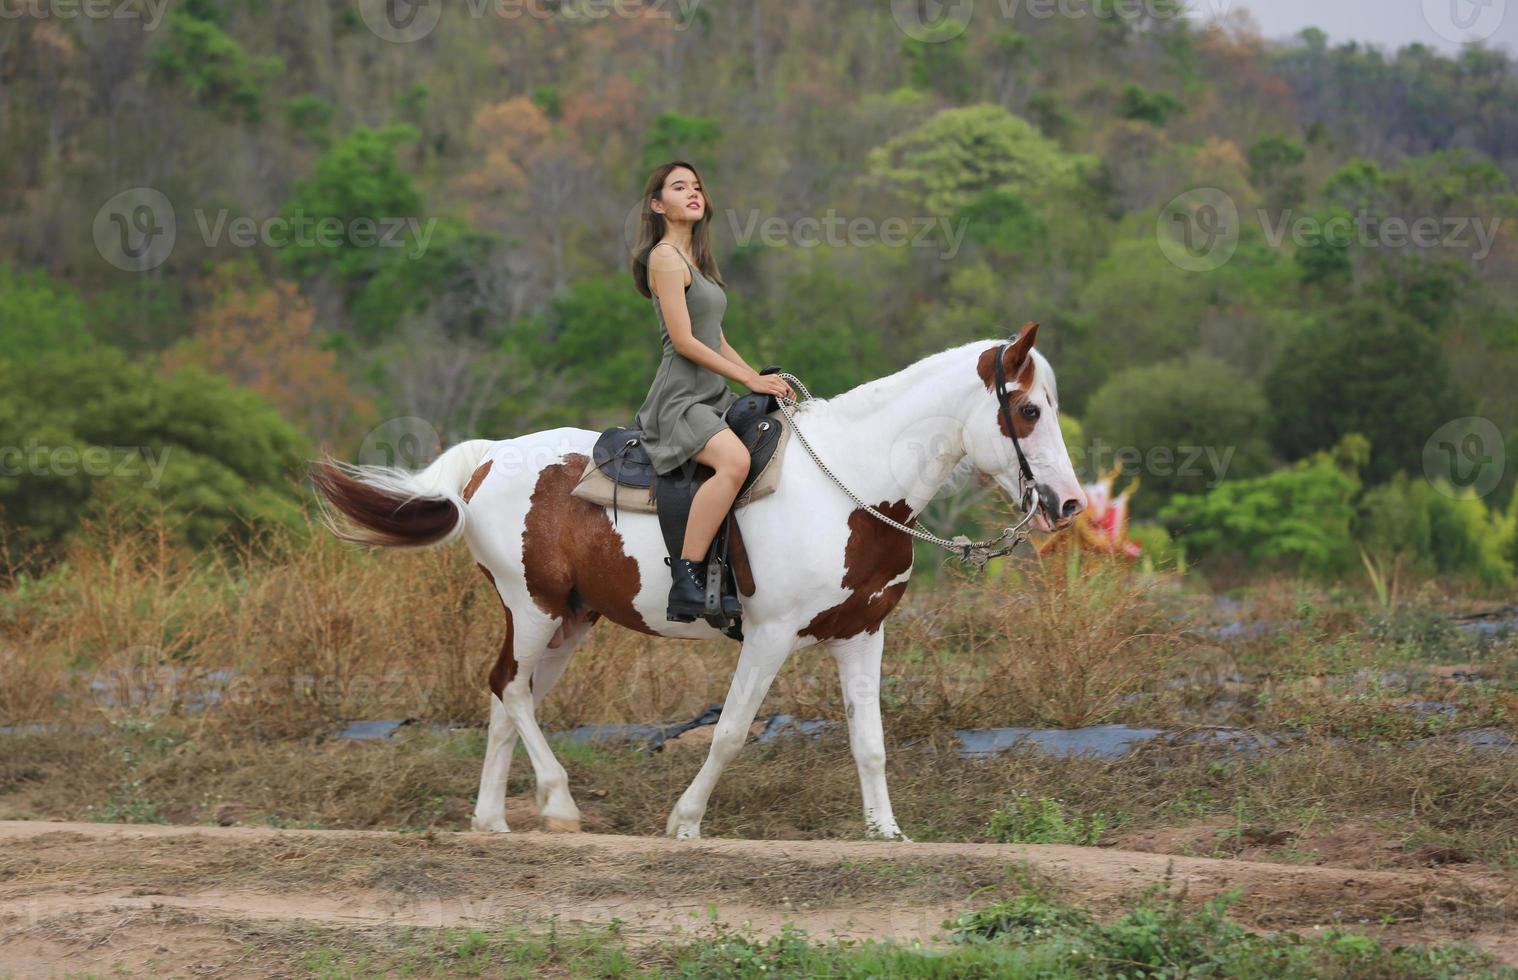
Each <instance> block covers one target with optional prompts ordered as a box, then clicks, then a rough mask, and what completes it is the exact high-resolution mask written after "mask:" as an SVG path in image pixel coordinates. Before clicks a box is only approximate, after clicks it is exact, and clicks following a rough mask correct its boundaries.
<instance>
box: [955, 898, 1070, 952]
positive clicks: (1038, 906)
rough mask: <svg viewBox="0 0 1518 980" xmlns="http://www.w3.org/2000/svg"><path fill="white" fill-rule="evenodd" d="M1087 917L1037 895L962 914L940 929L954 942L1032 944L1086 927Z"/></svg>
mask: <svg viewBox="0 0 1518 980" xmlns="http://www.w3.org/2000/svg"><path fill="white" fill-rule="evenodd" d="M1090 921H1091V919H1090V917H1089V916H1087V915H1086V914H1085V913H1084V912H1081V911H1079V910H1077V909H1071V908H1067V907H1065V906H1061V905H1056V904H1054V903H1053V902H1049V901H1047V900H1045V899H1043V898H1041V897H1039V896H1037V895H1019V896H1017V897H1016V898H1011V899H1008V900H1006V901H1004V902H997V903H996V904H994V905H989V906H987V907H986V908H983V909H981V910H980V911H978V912H966V913H965V914H964V915H961V916H959V917H958V918H954V919H949V920H947V921H945V922H944V924H943V926H944V928H945V929H948V930H949V939H950V940H951V941H953V942H956V943H984V942H990V941H992V940H997V939H1005V940H1007V941H1010V942H1033V941H1042V940H1045V939H1048V938H1050V937H1051V936H1053V935H1054V934H1055V933H1056V932H1059V931H1063V930H1066V929H1070V928H1075V927H1081V926H1085V925H1087V924H1089V923H1090Z"/></svg>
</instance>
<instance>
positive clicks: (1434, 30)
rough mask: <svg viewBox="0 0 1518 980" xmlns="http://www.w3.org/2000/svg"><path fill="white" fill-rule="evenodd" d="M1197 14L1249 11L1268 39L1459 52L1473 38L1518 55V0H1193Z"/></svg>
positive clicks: (1192, 6)
mask: <svg viewBox="0 0 1518 980" xmlns="http://www.w3.org/2000/svg"><path fill="white" fill-rule="evenodd" d="M1187 2H1188V3H1189V4H1190V5H1191V8H1192V10H1193V13H1194V15H1196V16H1200V17H1203V18H1205V17H1206V16H1207V15H1209V14H1213V13H1216V12H1218V11H1220V10H1221V11H1224V12H1226V11H1229V10H1237V9H1240V8H1243V9H1246V10H1248V11H1249V12H1250V14H1251V15H1253V17H1254V19H1255V20H1256V21H1257V22H1258V23H1259V24H1260V27H1261V28H1262V33H1263V34H1264V35H1265V37H1267V38H1284V37H1291V36H1292V35H1294V34H1296V33H1297V32H1298V31H1300V30H1302V29H1303V28H1304V27H1317V28H1321V29H1322V30H1323V31H1324V32H1325V33H1326V34H1328V36H1329V39H1330V41H1331V43H1334V44H1339V43H1342V42H1344V41H1351V40H1353V41H1369V42H1371V43H1374V44H1380V45H1382V46H1385V47H1387V48H1389V49H1393V50H1394V49H1396V48H1398V47H1401V46H1403V45H1406V44H1412V43H1413V42H1415V41H1421V42H1423V43H1424V44H1427V45H1429V46H1431V47H1437V48H1439V49H1440V50H1443V51H1448V52H1453V51H1457V50H1459V48H1460V42H1461V41H1462V40H1464V39H1468V38H1481V39H1483V40H1485V41H1486V42H1487V44H1489V45H1491V46H1494V47H1503V48H1506V49H1507V50H1508V52H1509V53H1512V54H1518V0H1187Z"/></svg>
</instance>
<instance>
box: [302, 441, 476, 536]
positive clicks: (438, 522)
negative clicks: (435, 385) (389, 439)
mask: <svg viewBox="0 0 1518 980" xmlns="http://www.w3.org/2000/svg"><path fill="white" fill-rule="evenodd" d="M492 445H494V443H493V442H492V441H491V440H489V439H471V440H469V441H468V442H461V443H459V444H458V445H457V446H454V447H453V448H451V449H449V450H448V451H447V452H445V453H443V455H441V456H439V457H438V458H437V459H436V460H434V461H433V462H432V464H431V465H430V466H428V467H427V468H426V469H423V470H418V471H415V472H413V471H411V470H407V469H403V468H400V467H390V466H356V465H353V464H351V463H341V462H338V461H337V460H335V459H333V458H332V457H331V456H328V455H326V454H325V453H323V454H322V458H321V459H319V460H315V461H313V462H312V464H311V482H312V483H313V484H315V486H316V491H317V502H318V504H319V505H320V507H321V515H322V522H323V523H324V524H326V525H327V527H329V528H331V530H332V533H333V534H336V535H337V536H338V537H339V538H342V539H343V540H344V541H351V542H353V543H355V544H371V545H380V546H382V547H390V548H428V547H432V546H435V545H440V544H445V543H447V542H449V541H452V540H453V539H454V538H456V537H458V536H459V534H460V533H462V532H463V530H464V514H465V512H466V511H467V508H466V507H465V505H464V498H463V497H462V496H460V492H461V491H462V490H463V489H464V485H465V484H466V483H467V482H468V481H469V477H470V475H471V474H472V473H473V472H474V471H475V468H476V467H478V466H479V465H480V460H481V459H483V458H484V457H485V453H486V452H487V451H489V449H490V447H491V446H492Z"/></svg>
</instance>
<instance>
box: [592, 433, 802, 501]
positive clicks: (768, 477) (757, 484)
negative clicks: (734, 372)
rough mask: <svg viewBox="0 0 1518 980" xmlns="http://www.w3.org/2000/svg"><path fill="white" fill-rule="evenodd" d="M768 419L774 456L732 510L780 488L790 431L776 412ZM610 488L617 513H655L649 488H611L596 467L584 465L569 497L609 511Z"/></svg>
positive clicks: (607, 478)
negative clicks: (771, 425)
mask: <svg viewBox="0 0 1518 980" xmlns="http://www.w3.org/2000/svg"><path fill="white" fill-rule="evenodd" d="M769 417H770V418H773V419H774V420H775V423H776V425H777V426H778V427H779V429H780V435H779V436H778V437H777V440H776V442H775V452H774V455H772V456H771V457H770V458H769V462H767V463H765V464H764V469H762V470H760V471H759V475H758V476H757V477H756V478H755V479H754V482H753V483H751V484H749V487H748V489H747V490H745V491H743V493H741V494H739V495H738V499H737V500H735V501H733V508H732V509H733V510H737V509H738V508H740V507H742V506H744V505H746V504H749V503H752V502H753V501H755V500H760V499H762V498H764V497H767V496H769V495H770V494H772V493H774V492H775V488H776V487H778V486H779V485H780V465H781V462H782V460H783V457H784V456H785V447H786V444H787V443H788V442H790V438H791V431H790V426H789V425H787V424H786V422H785V416H784V415H782V414H781V413H780V411H779V410H776V411H774V412H771V413H770V416H769ZM613 488H615V490H616V495H617V509H618V510H619V511H620V510H630V511H633V512H634V513H639V514H657V513H658V512H659V508H658V507H657V505H656V504H655V502H654V496H653V492H652V488H647V487H629V486H626V485H625V484H624V485H620V486H619V485H617V484H614V483H613V482H612V479H611V477H609V476H607V475H606V473H604V472H603V471H602V470H601V469H600V467H597V466H594V465H589V464H587V465H586V467H585V475H584V476H582V477H580V482H579V483H576V484H575V488H574V489H573V490H571V491H570V492H569V494H570V496H572V497H579V498H580V499H581V500H588V501H590V502H591V503H593V504H599V505H601V506H602V507H610V506H611V498H612V490H613Z"/></svg>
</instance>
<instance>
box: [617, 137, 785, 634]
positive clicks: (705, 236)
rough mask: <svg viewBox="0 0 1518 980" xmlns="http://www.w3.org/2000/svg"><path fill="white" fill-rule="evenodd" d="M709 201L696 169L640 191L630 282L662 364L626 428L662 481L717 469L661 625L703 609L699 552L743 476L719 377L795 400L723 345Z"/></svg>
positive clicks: (665, 172)
mask: <svg viewBox="0 0 1518 980" xmlns="http://www.w3.org/2000/svg"><path fill="white" fill-rule="evenodd" d="M710 219H711V200H710V198H708V197H707V196H706V193H705V189H704V188H703V187H702V184H701V177H700V175H699V174H697V173H696V168H695V167H693V166H692V165H690V164H689V163H686V162H685V161H683V160H676V161H674V162H671V163H666V164H664V165H663V166H660V167H658V168H656V169H655V170H654V172H653V173H652V174H650V175H649V178H648V182H647V184H645V185H644V188H643V220H642V222H641V227H640V229H639V233H638V247H637V248H636V249H634V250H633V259H632V274H633V282H634V283H635V284H636V285H637V287H638V292H640V293H642V294H643V295H644V296H647V297H649V298H651V299H652V300H653V301H654V315H655V316H656V318H657V319H658V321H659V328H660V331H661V333H662V335H663V344H664V359H663V360H662V361H660V362H659V370H658V372H657V373H656V374H655V375H654V381H653V384H652V385H651V386H650V387H649V389H648V397H647V398H646V399H644V401H643V407H642V408H640V409H638V414H637V418H636V420H635V421H634V425H636V426H637V427H638V428H640V429H642V430H643V448H644V449H646V450H648V455H649V458H650V459H652V460H653V464H654V470H655V471H656V472H659V473H668V472H670V471H671V470H676V469H679V468H681V467H683V466H685V465H687V464H688V463H689V462H690V461H691V460H692V459H694V460H695V461H696V462H698V463H705V464H706V465H707V466H710V467H711V468H712V469H713V470H715V471H716V473H715V475H714V476H712V477H710V478H709V479H708V480H707V481H706V482H705V483H703V484H702V485H701V488H700V489H699V490H697V491H696V496H695V499H694V500H693V501H692V502H691V509H690V520H689V523H687V524H686V528H685V543H684V545H683V546H682V548H681V550H680V559H679V560H678V561H676V562H672V563H671V571H672V572H673V575H674V582H673V584H672V585H671V587H670V590H669V610H668V615H669V618H670V619H672V620H675V621H678V622H690V621H692V620H694V619H695V618H696V617H697V616H699V615H700V614H701V612H702V609H703V607H704V605H705V595H706V552H707V549H708V548H710V547H711V543H712V539H713V538H714V537H716V535H717V528H718V527H719V526H720V525H721V524H722V519H723V518H724V517H725V516H726V515H727V512H728V509H729V508H731V507H732V503H733V500H734V499H736V498H737V496H738V487H739V486H740V485H741V484H742V482H743V478H744V477H745V476H747V475H748V464H749V459H748V449H747V447H745V446H744V445H743V442H742V441H741V440H740V439H739V438H738V436H737V434H736V433H734V432H733V430H732V429H730V428H729V427H728V425H727V422H726V421H725V420H724V419H723V415H724V414H725V413H726V412H727V409H728V407H729V406H730V405H732V403H733V402H734V401H735V400H736V399H737V397H738V396H737V395H736V394H734V393H733V391H732V389H730V388H729V387H728V386H727V383H726V382H725V381H723V378H731V379H732V380H734V381H736V382H738V383H739V384H742V385H744V386H745V387H747V388H749V389H750V390H751V391H758V392H769V393H770V394H773V395H784V396H786V397H788V398H794V397H795V393H794V392H793V391H792V390H791V386H790V385H788V384H786V383H785V382H784V381H782V380H781V379H780V378H777V377H775V376H774V375H772V374H760V373H759V372H758V371H756V370H754V368H752V367H750V366H749V363H748V362H747V361H745V360H744V359H743V357H742V356H741V355H740V354H739V353H738V352H737V351H735V350H733V348H732V345H730V344H729V343H728V342H727V338H726V337H725V336H723V333H722V314H723V313H724V312H725V311H726V310H727V294H726V293H725V292H724V291H723V283H722V274H721V273H720V272H718V271H717V262H716V259H714V258H713V257H712V250H711V239H710V235H709V228H710V224H711V221H710Z"/></svg>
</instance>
